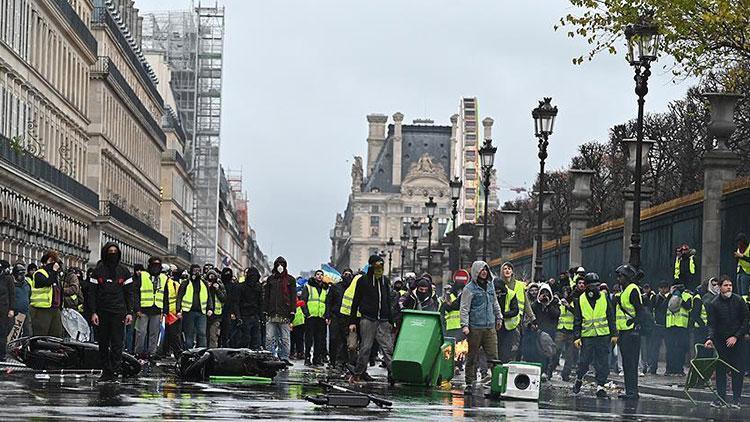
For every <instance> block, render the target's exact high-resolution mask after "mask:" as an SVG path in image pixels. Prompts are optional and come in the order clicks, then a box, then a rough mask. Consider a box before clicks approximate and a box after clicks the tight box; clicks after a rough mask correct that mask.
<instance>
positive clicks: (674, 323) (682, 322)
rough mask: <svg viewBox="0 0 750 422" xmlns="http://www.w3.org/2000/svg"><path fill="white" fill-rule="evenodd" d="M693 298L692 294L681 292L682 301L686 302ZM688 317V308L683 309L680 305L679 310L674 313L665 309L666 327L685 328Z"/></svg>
mask: <svg viewBox="0 0 750 422" xmlns="http://www.w3.org/2000/svg"><path fill="white" fill-rule="evenodd" d="M692 299H693V295H691V294H690V293H688V292H682V301H683V302H688V301H690V300H692ZM689 319H690V309H685V308H683V307H682V305H680V310H679V311H677V313H676V314H674V313H672V311H670V310H669V309H667V328H670V327H680V328H687V327H688V320H689Z"/></svg>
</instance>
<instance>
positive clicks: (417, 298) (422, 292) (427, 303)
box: [403, 278, 438, 312]
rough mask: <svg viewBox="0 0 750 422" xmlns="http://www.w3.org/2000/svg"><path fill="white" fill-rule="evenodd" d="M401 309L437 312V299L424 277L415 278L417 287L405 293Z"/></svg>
mask: <svg viewBox="0 0 750 422" xmlns="http://www.w3.org/2000/svg"><path fill="white" fill-rule="evenodd" d="M403 309H411V310H416V311H431V312H437V310H438V301H437V300H436V299H435V295H434V293H433V291H432V284H430V281H429V280H427V279H426V278H420V279H419V280H417V288H416V289H414V290H412V291H411V292H410V293H408V294H407V296H406V299H404V307H403Z"/></svg>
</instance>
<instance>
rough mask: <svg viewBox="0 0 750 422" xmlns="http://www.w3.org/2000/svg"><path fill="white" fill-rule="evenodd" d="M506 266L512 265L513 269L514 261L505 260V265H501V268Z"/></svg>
mask: <svg viewBox="0 0 750 422" xmlns="http://www.w3.org/2000/svg"><path fill="white" fill-rule="evenodd" d="M505 266H508V267H510V269H511V270H512V269H513V263H512V262H510V261H505V262H503V265H501V266H500V268H503V267H505Z"/></svg>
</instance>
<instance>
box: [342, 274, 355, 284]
mask: <svg viewBox="0 0 750 422" xmlns="http://www.w3.org/2000/svg"><path fill="white" fill-rule="evenodd" d="M341 280H343V281H344V283H349V282H350V281H352V275H351V274H344V275H342V276H341Z"/></svg>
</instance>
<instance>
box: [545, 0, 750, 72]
mask: <svg viewBox="0 0 750 422" xmlns="http://www.w3.org/2000/svg"><path fill="white" fill-rule="evenodd" d="M570 3H571V4H572V5H573V6H575V7H576V8H577V9H578V10H577V11H576V12H573V13H569V14H567V15H566V16H564V17H562V18H560V21H559V24H557V25H555V30H567V34H568V36H570V37H572V38H575V37H580V38H583V39H585V40H586V41H587V42H588V43H589V45H590V46H591V48H590V49H589V51H588V52H587V53H586V54H583V55H581V56H580V57H577V58H574V59H573V62H574V63H576V64H580V63H582V62H583V61H584V57H587V58H588V60H591V59H593V58H594V57H595V56H596V55H597V54H599V53H601V52H609V53H611V54H616V53H617V50H618V43H619V42H620V41H621V40H622V39H623V38H624V31H625V27H626V26H627V25H629V24H634V23H636V22H637V21H638V19H639V17H640V16H643V15H645V14H646V13H653V16H654V22H655V23H656V24H658V25H659V32H660V34H662V37H663V43H662V45H661V50H662V51H663V52H664V53H666V54H668V55H670V56H672V57H673V58H674V61H675V63H676V64H675V66H674V67H673V68H672V69H671V70H672V72H673V74H674V75H676V76H704V75H707V74H708V73H710V72H712V71H716V70H717V69H718V70H722V69H728V68H732V67H736V66H737V65H739V64H742V63H748V62H750V0H570Z"/></svg>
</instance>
